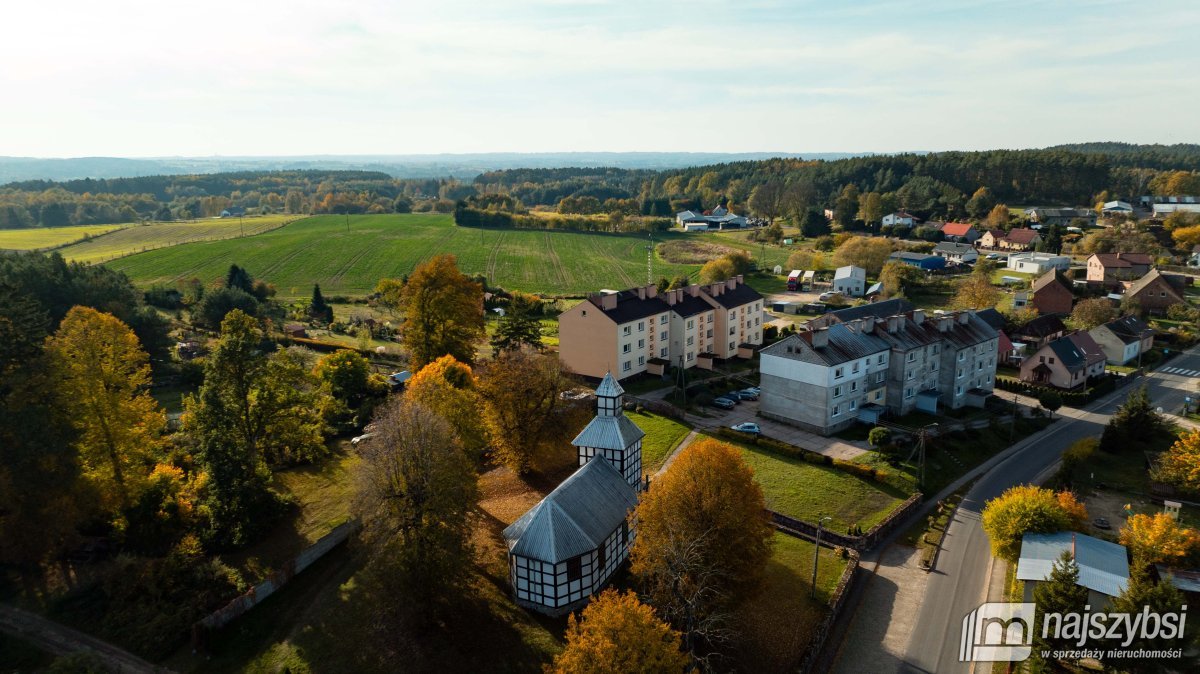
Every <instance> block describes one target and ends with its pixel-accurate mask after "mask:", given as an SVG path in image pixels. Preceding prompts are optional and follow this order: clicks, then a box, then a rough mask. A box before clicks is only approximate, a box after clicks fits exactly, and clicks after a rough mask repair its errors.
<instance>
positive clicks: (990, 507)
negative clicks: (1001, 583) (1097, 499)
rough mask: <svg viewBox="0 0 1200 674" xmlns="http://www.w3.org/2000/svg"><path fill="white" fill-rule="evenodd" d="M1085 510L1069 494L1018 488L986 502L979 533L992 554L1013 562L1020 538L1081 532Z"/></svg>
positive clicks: (1033, 487)
mask: <svg viewBox="0 0 1200 674" xmlns="http://www.w3.org/2000/svg"><path fill="white" fill-rule="evenodd" d="M1086 521H1087V509H1086V508H1084V507H1083V504H1081V503H1079V502H1078V501H1076V500H1075V496H1074V495H1073V494H1070V493H1069V492H1060V493H1057V494H1056V493H1054V492H1053V491H1051V490H1049V489H1042V488H1041V487H1035V486H1033V485H1028V484H1024V485H1019V486H1016V487H1012V488H1010V489H1008V490H1007V491H1005V492H1004V493H1003V494H1001V495H1000V496H997V497H996V498H994V499H992V500H991V501H988V502H987V505H985V506H984V508H983V530H984V532H985V533H987V535H988V538H989V539H990V540H991V543H992V554H993V555H995V556H997V557H1000V558H1002V559H1007V560H1008V561H1010V562H1015V561H1016V560H1017V556H1018V555H1019V554H1020V551H1021V537H1022V536H1024V535H1025V534H1028V533H1052V532H1055V531H1063V530H1066V529H1072V528H1075V529H1078V528H1081V527H1082V525H1083V523H1084V522H1086Z"/></svg>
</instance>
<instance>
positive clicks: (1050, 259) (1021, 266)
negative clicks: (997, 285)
mask: <svg viewBox="0 0 1200 674" xmlns="http://www.w3.org/2000/svg"><path fill="white" fill-rule="evenodd" d="M1070 266H1071V258H1070V257H1069V256H1067V255H1053V254H1051V253H1013V254H1012V255H1009V256H1008V262H1007V267H1008V269H1009V270H1010V271H1019V272H1023V273H1026V274H1045V273H1046V272H1047V271H1049V270H1051V269H1057V270H1059V271H1066V270H1067V269H1068V268H1070Z"/></svg>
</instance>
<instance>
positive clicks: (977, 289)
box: [952, 274, 1000, 309]
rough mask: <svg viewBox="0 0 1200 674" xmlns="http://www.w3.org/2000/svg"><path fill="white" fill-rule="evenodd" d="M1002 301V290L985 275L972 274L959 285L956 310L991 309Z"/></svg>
mask: <svg viewBox="0 0 1200 674" xmlns="http://www.w3.org/2000/svg"><path fill="white" fill-rule="evenodd" d="M999 301H1000V290H999V289H998V288H996V286H994V285H992V281H991V279H989V278H988V277H987V276H986V275H984V274H970V275H969V276H967V278H966V279H965V280H963V281H962V283H960V284H959V285H958V292H956V293H955V294H954V301H953V302H952V304H953V306H954V308H955V309H991V308H992V307H994V306H996V303H997V302H999Z"/></svg>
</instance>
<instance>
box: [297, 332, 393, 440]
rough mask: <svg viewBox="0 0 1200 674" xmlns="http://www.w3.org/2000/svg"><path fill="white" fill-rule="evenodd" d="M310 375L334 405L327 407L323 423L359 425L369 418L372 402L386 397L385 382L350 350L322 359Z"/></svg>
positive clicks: (372, 407) (343, 350)
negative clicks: (317, 381)
mask: <svg viewBox="0 0 1200 674" xmlns="http://www.w3.org/2000/svg"><path fill="white" fill-rule="evenodd" d="M313 372H314V374H316V376H317V378H318V379H320V381H321V382H323V383H324V385H325V386H326V387H327V390H328V392H329V395H330V396H332V398H333V401H335V403H336V404H335V405H331V406H329V407H328V411H327V414H326V420H327V421H329V422H330V423H334V424H342V425H345V424H349V425H351V426H355V425H361V424H362V423H365V421H366V420H367V419H369V418H370V417H371V413H372V412H373V411H374V403H375V402H377V401H379V400H381V399H382V398H383V397H384V396H386V395H387V383H386V382H385V381H384V380H383V379H382V378H381V377H380V376H378V375H375V374H373V373H372V372H371V364H370V363H369V362H368V361H367V359H366V358H365V357H364V356H363V355H362V354H360V353H358V352H356V351H351V350H350V349H339V350H337V351H334V352H333V353H331V354H328V355H326V356H323V357H322V358H321V359H320V360H318V361H317V365H316V367H315V368H314V370H313Z"/></svg>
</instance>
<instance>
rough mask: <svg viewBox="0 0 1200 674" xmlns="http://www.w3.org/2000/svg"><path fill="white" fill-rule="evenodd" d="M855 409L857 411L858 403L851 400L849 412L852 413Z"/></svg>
mask: <svg viewBox="0 0 1200 674" xmlns="http://www.w3.org/2000/svg"><path fill="white" fill-rule="evenodd" d="M856 409H858V401H857V400H851V401H850V411H851V412H853V411H854V410H856Z"/></svg>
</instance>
